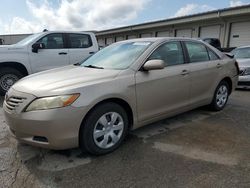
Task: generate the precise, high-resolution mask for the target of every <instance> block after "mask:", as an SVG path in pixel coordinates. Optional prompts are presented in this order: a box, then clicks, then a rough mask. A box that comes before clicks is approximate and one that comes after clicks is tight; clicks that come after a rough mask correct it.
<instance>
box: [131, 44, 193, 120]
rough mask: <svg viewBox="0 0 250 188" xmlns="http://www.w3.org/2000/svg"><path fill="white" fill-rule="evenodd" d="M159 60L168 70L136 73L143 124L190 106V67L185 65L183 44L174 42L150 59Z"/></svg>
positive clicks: (161, 48)
mask: <svg viewBox="0 0 250 188" xmlns="http://www.w3.org/2000/svg"><path fill="white" fill-rule="evenodd" d="M155 59H160V60H163V61H164V62H165V66H166V67H165V68H164V69H161V70H152V71H139V72H137V73H136V92H137V93H136V95H137V111H138V120H139V121H147V120H149V119H151V118H156V116H161V115H165V114H167V113H174V112H173V111H181V108H182V107H185V106H187V105H188V103H189V89H190V79H189V74H188V71H189V67H188V64H184V62H185V61H184V55H183V50H182V46H181V43H180V42H175V41H173V42H167V43H164V44H162V45H161V46H159V47H158V48H157V49H156V50H155V51H154V52H153V53H152V54H151V56H150V57H149V58H148V60H155Z"/></svg>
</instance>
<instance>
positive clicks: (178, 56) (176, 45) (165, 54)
mask: <svg viewBox="0 0 250 188" xmlns="http://www.w3.org/2000/svg"><path fill="white" fill-rule="evenodd" d="M153 59H160V60H163V61H164V62H165V64H166V66H171V65H178V64H183V63H184V57H183V52H182V47H181V44H180V42H167V43H165V44H163V45H161V46H160V47H159V48H157V49H156V50H155V51H154V52H153V53H152V55H151V56H150V57H149V60H153Z"/></svg>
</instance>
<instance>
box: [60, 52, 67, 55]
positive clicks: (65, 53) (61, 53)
mask: <svg viewBox="0 0 250 188" xmlns="http://www.w3.org/2000/svg"><path fill="white" fill-rule="evenodd" d="M58 54H59V55H67V54H68V53H67V52H59V53H58Z"/></svg>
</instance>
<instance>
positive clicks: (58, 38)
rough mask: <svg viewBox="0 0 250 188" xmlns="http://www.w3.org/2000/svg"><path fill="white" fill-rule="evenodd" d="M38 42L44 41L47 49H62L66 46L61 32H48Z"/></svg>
mask: <svg viewBox="0 0 250 188" xmlns="http://www.w3.org/2000/svg"><path fill="white" fill-rule="evenodd" d="M37 42H39V43H44V45H45V49H61V48H63V47H64V45H63V35H62V34H60V33H53V34H48V35H46V36H45V37H43V38H41V39H40V40H39V41H37Z"/></svg>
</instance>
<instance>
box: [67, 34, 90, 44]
mask: <svg viewBox="0 0 250 188" xmlns="http://www.w3.org/2000/svg"><path fill="white" fill-rule="evenodd" d="M69 42H70V48H89V47H91V46H92V41H91V37H90V36H89V35H87V34H73V33H72V34H69Z"/></svg>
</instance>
